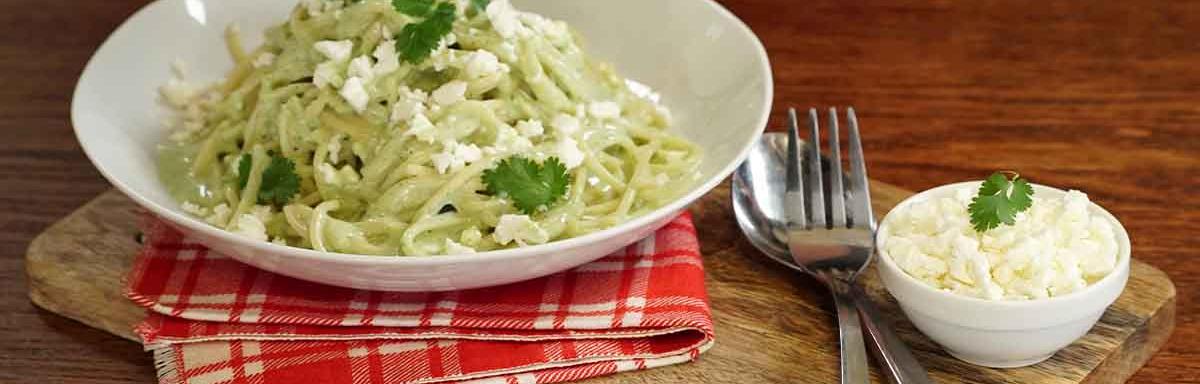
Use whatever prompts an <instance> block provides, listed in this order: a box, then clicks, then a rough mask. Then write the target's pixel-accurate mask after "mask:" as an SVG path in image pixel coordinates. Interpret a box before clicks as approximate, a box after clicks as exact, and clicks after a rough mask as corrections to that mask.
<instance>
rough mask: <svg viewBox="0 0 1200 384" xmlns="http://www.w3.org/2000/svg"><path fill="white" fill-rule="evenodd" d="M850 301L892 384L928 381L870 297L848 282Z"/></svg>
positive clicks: (913, 383) (926, 375) (914, 358)
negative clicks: (856, 308) (858, 314)
mask: <svg viewBox="0 0 1200 384" xmlns="http://www.w3.org/2000/svg"><path fill="white" fill-rule="evenodd" d="M850 290H851V295H852V296H854V303H855V304H856V305H857V307H858V310H859V312H861V314H862V322H863V326H864V327H866V328H867V333H868V334H869V335H870V336H871V337H870V341H871V352H874V354H875V359H876V361H878V362H879V363H880V365H881V367H880V370H881V371H883V373H884V376H886V377H887V379H888V382H889V383H892V384H926V383H932V381H931V380H929V375H928V374H926V372H925V367H923V366H921V363H920V362H919V361H917V358H916V357H914V356H913V354H912V351H911V350H909V349H908V346H907V345H906V344H905V343H904V341H903V340H900V337H899V336H897V335H896V332H895V331H894V330H892V326H891V324H888V321H887V319H885V318H883V316H882V315H881V314H880V312H879V308H878V307H876V306H875V303H874V302H872V301H871V298H870V297H869V296H867V295H866V294H865V293H863V291H862V288H859V287H858V285H853V284H851V285H850Z"/></svg>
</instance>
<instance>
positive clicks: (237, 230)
mask: <svg viewBox="0 0 1200 384" xmlns="http://www.w3.org/2000/svg"><path fill="white" fill-rule="evenodd" d="M230 232H233V233H234V234H237V235H239V236H242V237H245V238H248V239H251V240H257V241H267V226H266V224H263V222H262V220H260V219H259V218H258V217H257V216H255V215H253V214H249V213H244V214H242V215H241V216H238V218H237V222H235V223H234V224H233V228H230Z"/></svg>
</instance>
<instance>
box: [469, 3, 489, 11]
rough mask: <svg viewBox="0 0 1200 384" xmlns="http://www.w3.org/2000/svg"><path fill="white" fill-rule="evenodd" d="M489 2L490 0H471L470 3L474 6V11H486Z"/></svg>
mask: <svg viewBox="0 0 1200 384" xmlns="http://www.w3.org/2000/svg"><path fill="white" fill-rule="evenodd" d="M491 2H492V0H471V5H474V6H475V10H476V11H479V12H487V7H488V4H490V3H491Z"/></svg>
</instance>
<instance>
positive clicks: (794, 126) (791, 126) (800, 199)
mask: <svg viewBox="0 0 1200 384" xmlns="http://www.w3.org/2000/svg"><path fill="white" fill-rule="evenodd" d="M786 165H787V189H786V193H787V195H786V196H785V197H784V203H785V206H786V207H787V208H786V212H787V220H788V224H789V226H791V225H796V226H800V227H804V226H807V225H808V220H807V218H806V215H805V214H804V177H803V176H802V175H801V174H800V172H801V171H800V123H799V121H798V119H797V118H796V109H795V108H789V109H788V137H787V161H786Z"/></svg>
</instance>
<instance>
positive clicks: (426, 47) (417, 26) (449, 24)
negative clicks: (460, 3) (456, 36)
mask: <svg viewBox="0 0 1200 384" xmlns="http://www.w3.org/2000/svg"><path fill="white" fill-rule="evenodd" d="M392 7H393V8H395V9H396V11H397V12H400V13H403V14H406V15H409V16H413V17H422V18H424V20H422V21H421V22H418V23H410V24H408V25H405V26H404V29H403V30H401V31H400V35H399V36H396V52H399V55H400V59H401V60H404V61H405V62H408V63H409V64H420V63H421V62H422V61H425V59H427V58H429V55H430V54H432V53H433V51H434V50H435V49H437V47H438V44H440V43H441V41H442V38H443V37H445V36H446V35H447V34H449V33H450V30H451V29H453V27H454V17H455V13H456V12H457V8H456V7H455V6H454V4H451V3H436V2H435V1H434V0H392Z"/></svg>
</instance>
